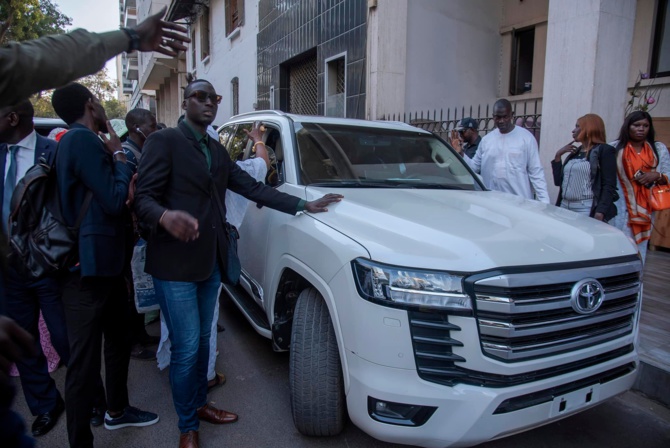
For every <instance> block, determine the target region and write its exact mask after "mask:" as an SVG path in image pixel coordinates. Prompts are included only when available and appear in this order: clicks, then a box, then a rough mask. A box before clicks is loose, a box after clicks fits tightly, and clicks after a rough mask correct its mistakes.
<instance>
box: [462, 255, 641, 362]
mask: <svg viewBox="0 0 670 448" xmlns="http://www.w3.org/2000/svg"><path fill="white" fill-rule="evenodd" d="M639 269H640V263H639V262H638V261H637V260H636V261H634V262H633V261H631V262H627V263H619V264H615V265H609V266H596V267H592V268H589V269H587V270H585V269H568V270H558V271H549V272H546V271H541V272H532V273H518V274H517V273H510V274H505V273H503V274H500V275H495V276H493V277H487V278H478V279H476V280H474V282H473V283H474V286H473V291H474V295H475V298H476V308H477V311H476V319H477V324H478V326H479V333H480V338H481V345H482V350H483V352H484V354H485V355H487V356H490V357H492V358H496V359H500V360H503V361H507V362H518V361H526V360H529V359H535V358H540V357H547V356H553V355H557V354H560V353H564V352H567V351H574V350H578V349H581V348H586V347H590V346H593V345H597V344H601V343H604V342H606V341H610V340H612V339H616V338H620V337H623V336H626V335H629V334H631V333H632V331H633V327H634V316H635V311H636V310H637V306H638V296H639V292H640V278H639ZM584 278H596V279H597V280H598V281H599V282H600V284H601V285H602V286H603V289H604V292H605V297H604V299H603V302H602V305H601V306H600V308H598V310H597V311H596V312H594V313H592V314H580V313H578V312H576V311H575V310H574V309H573V307H572V305H571V290H572V287H573V285H574V284H575V283H576V282H578V281H580V280H582V279H584Z"/></svg>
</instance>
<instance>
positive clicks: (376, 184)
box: [308, 180, 403, 188]
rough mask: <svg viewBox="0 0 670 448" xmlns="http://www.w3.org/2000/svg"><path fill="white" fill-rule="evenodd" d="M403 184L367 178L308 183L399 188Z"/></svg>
mask: <svg viewBox="0 0 670 448" xmlns="http://www.w3.org/2000/svg"><path fill="white" fill-rule="evenodd" d="M402 186H403V185H399V184H395V183H387V182H370V181H367V180H364V181H360V180H344V181H333V182H315V183H311V184H309V185H308V187H328V188H338V187H339V188H398V187H402Z"/></svg>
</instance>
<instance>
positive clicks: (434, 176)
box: [295, 122, 482, 190]
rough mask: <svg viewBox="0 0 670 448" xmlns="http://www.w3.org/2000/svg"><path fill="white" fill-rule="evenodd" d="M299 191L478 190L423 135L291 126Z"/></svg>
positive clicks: (456, 161)
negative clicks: (301, 187) (312, 188)
mask: <svg viewBox="0 0 670 448" xmlns="http://www.w3.org/2000/svg"><path fill="white" fill-rule="evenodd" d="M295 133H296V140H297V143H298V153H299V163H300V179H301V183H302V184H303V185H312V186H324V187H345V188H346V187H349V188H360V187H363V188H365V187H368V188H433V189H456V190H481V189H482V187H481V184H480V183H479V182H478V180H476V179H475V177H474V176H473V175H472V174H471V172H470V171H469V170H468V169H467V167H466V166H465V164H464V162H463V161H462V160H461V158H460V156H459V155H458V154H456V153H455V152H454V151H452V150H451V149H450V148H449V147H447V146H446V145H445V144H444V143H443V142H442V141H441V140H440V139H438V138H437V137H435V136H433V135H431V134H426V133H423V132H415V131H411V130H408V131H404V130H396V129H383V128H371V127H365V126H350V125H334V124H324V123H305V122H296V123H295Z"/></svg>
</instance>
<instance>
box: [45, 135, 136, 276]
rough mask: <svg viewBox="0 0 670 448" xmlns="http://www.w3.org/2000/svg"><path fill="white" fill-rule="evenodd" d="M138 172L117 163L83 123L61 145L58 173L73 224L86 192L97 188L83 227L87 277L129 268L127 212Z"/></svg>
mask: <svg viewBox="0 0 670 448" xmlns="http://www.w3.org/2000/svg"><path fill="white" fill-rule="evenodd" d="M132 175H133V172H132V170H131V169H130V167H128V166H127V165H126V164H125V163H122V162H115V161H114V160H113V159H112V155H111V154H110V153H109V152H108V151H107V150H106V149H105V146H104V145H103V144H102V141H101V140H100V138H99V137H98V136H97V135H95V133H94V132H93V131H91V130H90V129H88V128H86V127H84V126H82V125H80V124H76V123H75V124H73V125H72V126H70V130H69V131H68V132H67V133H65V135H63V137H62V138H61V140H60V143H59V144H58V154H57V155H56V176H57V180H58V191H59V194H60V200H61V208H62V211H63V217H64V218H65V220H66V221H67V224H68V225H71V226H72V225H74V223H75V221H76V220H77V216H78V215H79V212H80V211H81V207H82V204H83V202H84V197H85V196H86V192H87V191H88V190H91V191H92V192H93V200H92V201H91V205H90V207H89V208H88V211H87V212H86V216H85V217H84V220H83V221H82V223H81V228H80V229H79V264H80V266H81V276H82V277H88V276H94V277H114V276H117V275H120V274H121V272H122V271H123V267H124V260H126V255H127V254H126V252H125V249H124V241H125V240H126V225H125V220H124V219H123V217H122V213H123V212H124V210H125V209H126V199H127V198H128V185H129V184H130V179H131V177H132Z"/></svg>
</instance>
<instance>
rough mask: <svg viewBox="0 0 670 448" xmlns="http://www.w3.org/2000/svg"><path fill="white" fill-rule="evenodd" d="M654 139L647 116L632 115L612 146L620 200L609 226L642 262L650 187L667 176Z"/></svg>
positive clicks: (661, 148) (664, 152)
mask: <svg viewBox="0 0 670 448" xmlns="http://www.w3.org/2000/svg"><path fill="white" fill-rule="evenodd" d="M655 137H656V133H655V131H654V122H653V120H652V118H651V116H650V115H649V114H648V113H647V112H644V111H635V112H633V113H631V114H630V115H628V116H627V117H626V119H625V120H624V122H623V126H621V131H620V133H619V139H618V140H617V141H615V142H612V146H614V147H615V148H616V150H617V179H618V188H619V196H620V197H619V200H618V201H617V204H616V206H617V209H618V214H617V216H616V217H615V218H614V219H613V220H612V222H611V224H613V225H614V226H615V227H617V228H619V229H620V230H622V231H623V232H624V233H625V234H626V235H627V236H628V237H629V238H631V239H632V240H634V241H635V243H636V244H637V247H638V251H639V252H640V256H641V257H642V261H643V262H644V259H645V257H646V254H647V244H648V240H649V238H651V230H652V223H653V218H654V214H653V211H652V210H651V190H650V187H651V186H653V185H655V184H659V185H666V184H667V183H668V176H669V175H670V154H668V148H667V147H666V146H665V145H664V144H663V143H661V142H657V141H655Z"/></svg>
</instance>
